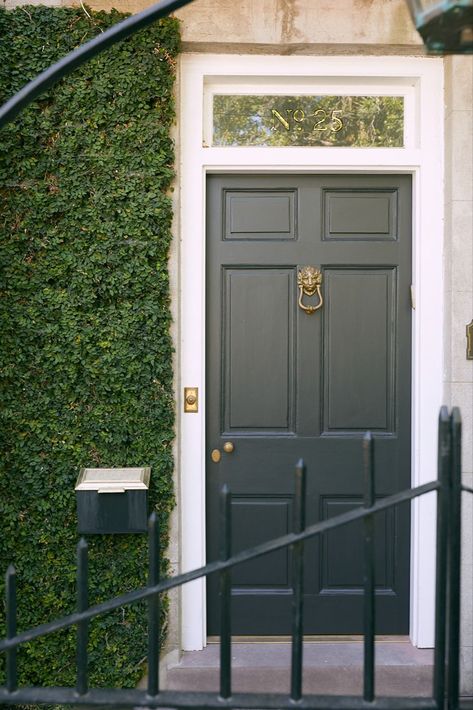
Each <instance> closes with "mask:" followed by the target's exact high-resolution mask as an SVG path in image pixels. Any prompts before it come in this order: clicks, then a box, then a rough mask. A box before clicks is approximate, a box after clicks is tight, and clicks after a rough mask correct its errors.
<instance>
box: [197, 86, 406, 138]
mask: <svg viewBox="0 0 473 710" xmlns="http://www.w3.org/2000/svg"><path fill="white" fill-rule="evenodd" d="M337 84H338V85H337ZM334 89H335V91H334ZM413 89H414V87H413V85H412V84H410V85H409V84H408V83H406V81H405V80H401V79H399V80H392V81H391V83H390V84H388V85H387V84H386V82H384V83H383V86H382V87H381V86H380V85H379V84H377V82H376V80H374V79H373V80H369V79H367V80H365V81H364V82H363V85H360V83H359V80H358V81H357V83H356V84H355V83H354V82H353V81H351V80H350V79H347V78H340V80H339V81H338V82H336V83H335V85H334V80H333V77H332V78H331V83H330V87H329V85H328V84H327V83H326V82H324V80H323V78H318V79H317V80H315V78H314V79H308V78H307V77H304V78H303V79H300V78H298V77H293V78H290V79H288V78H287V77H284V78H281V79H280V80H279V81H278V79H277V77H271V78H270V79H267V78H252V82H251V85H243V84H242V83H241V80H240V79H239V78H238V77H229V78H228V80H227V81H223V80H221V78H219V81H218V83H217V82H214V81H212V78H211V77H207V80H206V83H205V91H204V146H206V147H278V148H281V147H297V146H300V147H325V148H327V147H333V148H337V147H344V148H406V147H409V143H410V144H411V145H412V140H413V136H412V134H413V130H412V124H413V121H412V120H411V119H412V116H413V104H414V90H413Z"/></svg>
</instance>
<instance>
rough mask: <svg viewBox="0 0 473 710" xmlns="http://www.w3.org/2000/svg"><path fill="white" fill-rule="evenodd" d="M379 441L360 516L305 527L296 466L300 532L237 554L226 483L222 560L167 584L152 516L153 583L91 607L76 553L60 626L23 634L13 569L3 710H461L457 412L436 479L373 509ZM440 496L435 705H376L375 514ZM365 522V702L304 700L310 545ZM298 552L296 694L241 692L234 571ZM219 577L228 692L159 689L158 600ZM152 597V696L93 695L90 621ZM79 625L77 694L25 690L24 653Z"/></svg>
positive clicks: (444, 426)
mask: <svg viewBox="0 0 473 710" xmlns="http://www.w3.org/2000/svg"><path fill="white" fill-rule="evenodd" d="M374 445H375V442H374V440H373V438H372V436H371V434H370V433H367V434H366V435H365V437H364V439H363V453H364V457H363V468H364V501H363V507H362V508H361V509H355V510H352V511H349V512H348V513H344V514H342V515H339V516H337V517H334V518H330V519H329V520H325V521H323V522H320V523H316V524H314V525H311V526H308V527H305V479H306V468H305V465H304V463H303V461H302V460H301V461H299V463H298V464H297V466H296V475H295V480H296V485H295V496H294V510H295V520H294V532H293V533H290V534H288V535H284V536H281V537H279V538H277V539H275V540H271V541H269V542H266V543H263V544H261V545H258V546H256V547H254V548H252V549H250V550H245V551H243V552H239V553H238V554H236V555H231V554H230V552H231V549H230V546H231V506H230V502H231V493H230V491H229V489H228V487H226V486H224V488H223V489H222V492H221V516H220V525H221V536H220V537H221V549H220V557H221V559H220V560H217V561H215V562H212V563H210V564H208V565H205V566H204V567H201V568H199V569H196V570H192V571H190V572H186V573H184V574H181V575H178V576H176V577H174V578H172V579H166V580H163V581H161V582H160V581H159V577H158V575H159V530H158V519H157V516H156V514H155V513H153V514H152V515H151V517H150V520H149V575H148V586H147V587H144V588H142V589H136V590H134V591H132V592H128V593H127V594H123V595H120V596H119V597H116V598H114V599H111V600H108V601H107V602H103V603H102V604H97V605H95V606H93V607H90V608H87V543H86V542H85V540H84V539H81V541H80V542H79V544H78V548H77V569H78V572H77V587H78V611H77V612H76V613H75V614H70V615H68V616H66V617H63V618H62V619H58V620H56V621H53V622H50V623H48V624H43V625H41V626H38V627H36V628H34V629H30V630H29V631H25V632H22V633H19V634H18V633H17V630H16V583H15V577H16V575H15V570H14V568H13V567H12V566H10V567H9V568H8V570H7V579H6V581H7V584H6V609H7V639H5V640H4V641H2V642H1V643H0V651H4V652H6V654H7V684H6V686H5V687H3V688H0V704H5V703H8V704H10V705H15V704H20V703H22V704H23V703H32V702H34V703H62V704H74V705H88V706H99V705H102V706H104V705H107V706H109V707H127V706H128V707H129V706H131V705H133V706H135V707H152V708H159V707H160V708H164V707H169V708H195V709H197V708H200V709H201V710H202V709H203V708H217V707H221V708H229V709H230V708H242V709H243V708H247V709H251V710H255V709H256V708H268V709H271V708H279V709H280V710H283V709H288V708H293V707H294V704H295V703H296V704H297V707H298V708H301V709H302V710H335V709H340V710H342V709H344V710H348V708H353V710H355V709H357V708H360V709H361V708H367V707H369V708H371V709H372V710H381V709H382V708H383V709H384V710H420V709H422V710H427V709H430V710H444V709H445V710H446V709H447V708H448V710H457V708H458V702H459V614H460V538H461V495H462V492H467V493H473V491H472V490H471V489H470V488H469V487H468V486H464V485H462V484H461V421H460V415H459V411H458V409H454V410H453V411H452V413H451V414H450V415H449V414H448V412H447V410H446V408H445V407H443V408H442V409H441V411H440V416H439V446H438V479H437V480H436V481H432V482H430V483H426V484H424V485H422V486H418V487H416V488H413V489H409V490H406V491H402V492H400V493H396V494H394V495H391V496H388V497H385V498H382V499H381V500H378V501H377V502H375V485H374V484H375V469H374ZM432 491H437V495H438V506H437V511H438V512H437V570H436V611H435V654H434V678H433V692H432V697H431V698H424V697H415V698H391V697H390V698H378V697H376V692H375V670H376V669H375V662H374V648H375V628H376V622H375V584H374V572H375V569H374V524H373V523H374V515H376V514H377V513H379V512H380V511H383V510H387V509H388V508H391V507H394V506H397V505H399V504H401V503H404V502H406V501H409V500H413V499H414V498H416V497H418V496H421V495H424V494H426V493H429V492H432ZM356 520H362V521H363V526H364V529H363V539H364V560H365V563H364V634H363V645H364V674H363V695H362V696H360V697H347V696H317V695H305V694H303V689H302V668H303V600H304V596H303V583H304V558H303V543H304V542H305V541H306V540H309V539H311V538H313V537H315V536H317V535H320V534H322V533H324V532H327V531H329V530H333V529H335V528H338V527H340V526H342V525H346V524H348V523H351V522H354V521H356ZM287 547H290V548H291V549H292V550H293V556H292V557H293V561H292V589H293V605H292V619H293V630H292V660H291V685H290V689H289V693H288V695H287V696H286V695H280V694H279V695H272V694H264V693H253V694H251V693H246V694H233V692H232V682H231V677H232V666H231V577H230V574H231V569H232V568H233V567H234V566H236V565H238V564H241V563H243V562H248V561H249V560H252V559H255V558H257V557H260V556H261V555H264V554H268V553H270V552H274V551H276V550H280V549H283V548H287ZM215 572H218V573H220V599H221V643H220V690H219V692H218V693H193V692H186V693H182V692H178V691H160V689H159V674H158V659H159V595H160V594H161V593H163V592H166V591H169V590H170V589H173V588H175V587H179V586H181V585H183V584H185V583H187V582H190V581H193V580H196V579H199V578H202V577H206V576H207V575H209V574H211V573H215ZM144 599H147V600H148V665H149V673H148V688H147V690H146V691H144V690H125V689H110V688H108V689H91V690H89V684H88V674H87V671H88V658H87V634H88V622H89V620H90V619H92V618H94V617H96V616H98V615H100V614H103V613H107V612H109V611H113V610H114V609H116V608H118V607H119V606H123V605H125V604H132V603H134V602H137V601H142V600H144ZM73 625H77V683H76V687H75V688H54V687H51V688H18V687H17V648H18V646H20V645H21V644H23V643H26V642H28V641H32V640H34V639H36V638H39V637H41V636H44V635H46V634H49V633H52V632H54V631H58V630H60V629H64V628H68V627H70V626H73Z"/></svg>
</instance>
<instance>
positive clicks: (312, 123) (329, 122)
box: [271, 108, 343, 133]
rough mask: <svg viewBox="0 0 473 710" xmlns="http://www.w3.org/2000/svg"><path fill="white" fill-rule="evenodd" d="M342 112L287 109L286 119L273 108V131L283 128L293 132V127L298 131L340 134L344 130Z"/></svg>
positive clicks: (320, 109)
mask: <svg viewBox="0 0 473 710" xmlns="http://www.w3.org/2000/svg"><path fill="white" fill-rule="evenodd" d="M341 113H342V112H341V111H340V110H338V109H337V110H335V111H325V109H322V108H319V109H317V110H316V111H314V113H306V112H305V111H304V109H302V108H296V109H292V108H287V109H286V118H285V117H284V116H283V115H282V113H281V112H280V111H278V110H277V109H275V108H273V109H271V115H272V117H273V126H272V130H273V131H276V130H277V129H278V127H280V126H283V128H285V129H286V131H290V130H291V123H292V127H293V128H295V129H296V131H302V130H304V129H305V130H306V131H312V132H317V131H331V132H332V133H338V131H341V130H342V128H343V121H342V119H341V118H340V114H341Z"/></svg>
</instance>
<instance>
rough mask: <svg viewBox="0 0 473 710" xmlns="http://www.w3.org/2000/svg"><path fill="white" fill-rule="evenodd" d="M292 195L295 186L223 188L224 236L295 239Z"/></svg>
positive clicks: (239, 238) (294, 200)
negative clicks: (284, 188)
mask: <svg viewBox="0 0 473 710" xmlns="http://www.w3.org/2000/svg"><path fill="white" fill-rule="evenodd" d="M296 197H297V192H296V190H226V191H225V193H224V205H225V207H224V210H225V214H224V222H225V239H232V240H240V241H241V240H247V239H249V240H251V241H253V242H255V241H259V240H262V239H264V240H287V239H295V238H296V214H297V201H296Z"/></svg>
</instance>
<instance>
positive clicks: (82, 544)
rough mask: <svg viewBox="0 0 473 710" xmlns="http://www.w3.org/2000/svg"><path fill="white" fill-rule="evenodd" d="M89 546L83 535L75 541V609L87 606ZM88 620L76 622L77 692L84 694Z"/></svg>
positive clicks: (86, 607)
mask: <svg viewBox="0 0 473 710" xmlns="http://www.w3.org/2000/svg"><path fill="white" fill-rule="evenodd" d="M88 555H89V546H88V544H87V541H86V539H85V538H84V537H81V539H80V540H79V542H78V543H77V611H78V612H81V611H86V610H87V609H88V607H89V591H88V586H89V557H88ZM88 637H89V622H88V621H87V620H86V621H79V623H78V624H77V643H76V663H77V686H76V687H77V693H78V695H85V693H87V691H88V689H89V681H88V657H87V644H88Z"/></svg>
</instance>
